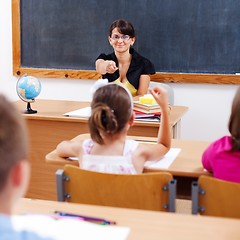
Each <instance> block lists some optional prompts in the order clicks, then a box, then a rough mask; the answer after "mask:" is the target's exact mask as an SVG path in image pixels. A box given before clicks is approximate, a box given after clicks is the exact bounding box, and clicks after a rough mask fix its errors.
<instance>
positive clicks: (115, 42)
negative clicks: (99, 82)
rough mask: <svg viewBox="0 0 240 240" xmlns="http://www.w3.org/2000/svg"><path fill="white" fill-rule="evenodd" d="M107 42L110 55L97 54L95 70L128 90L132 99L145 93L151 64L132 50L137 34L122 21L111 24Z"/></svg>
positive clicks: (151, 69) (150, 72) (130, 25)
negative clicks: (110, 50) (111, 49)
mask: <svg viewBox="0 0 240 240" xmlns="http://www.w3.org/2000/svg"><path fill="white" fill-rule="evenodd" d="M108 41H109V43H110V45H111V46H112V47H113V49H114V52H113V53H111V54H104V53H102V54H100V55H99V56H98V58H97V60H96V62H95V65H96V71H97V72H98V73H100V74H101V75H102V78H107V79H108V81H109V82H116V83H118V84H121V85H123V86H125V87H126V88H128V89H129V91H130V92H131V94H132V96H137V95H143V94H146V93H147V91H148V87H149V82H150V74H155V68H154V65H153V64H152V63H151V61H149V60H148V59H147V58H145V57H143V56H141V55H140V54H138V53H137V52H136V51H135V50H134V49H133V47H132V46H133V44H134V43H135V41H136V35H135V30H134V27H133V25H132V24H131V23H130V22H129V21H126V20H124V19H119V20H116V21H114V22H113V23H112V24H111V26H110V29H109V36H108Z"/></svg>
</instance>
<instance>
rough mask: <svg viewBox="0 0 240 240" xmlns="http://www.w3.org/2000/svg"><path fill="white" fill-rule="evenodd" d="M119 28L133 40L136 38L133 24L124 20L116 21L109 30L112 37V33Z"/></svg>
mask: <svg viewBox="0 0 240 240" xmlns="http://www.w3.org/2000/svg"><path fill="white" fill-rule="evenodd" d="M114 28H117V29H118V31H119V32H120V33H121V34H124V35H129V36H130V37H131V38H134V37H136V34H135V30H134V27H133V25H132V23H130V22H129V21H127V20H124V19H118V20H115V21H114V22H113V23H112V24H111V26H110V28H109V36H110V37H111V35H112V31H113V29H114Z"/></svg>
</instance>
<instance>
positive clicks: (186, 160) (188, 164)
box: [46, 134, 210, 198]
mask: <svg viewBox="0 0 240 240" xmlns="http://www.w3.org/2000/svg"><path fill="white" fill-rule="evenodd" d="M87 138H89V134H80V135H78V136H76V137H75V138H73V139H72V140H81V139H87ZM128 138H130V139H135V140H138V141H139V142H141V143H146V144H152V143H153V144H154V143H156V138H150V137H136V136H128ZM209 144H210V142H206V141H190V140H179V139H172V148H180V149H181V151H180V153H179V154H178V155H177V157H176V159H175V160H174V161H173V163H172V164H171V165H170V166H169V168H168V169H159V168H154V167H145V169H144V172H156V171H158V172H159V171H167V172H170V173H171V174H172V175H173V176H174V178H175V179H177V190H178V198H189V197H190V195H191V183H192V181H194V180H197V178H198V177H199V176H200V175H210V173H209V172H207V171H205V170H204V168H203V167H202V163H201V157H202V153H203V151H204V150H205V149H206V148H207V146H208V145H209ZM46 162H47V163H49V164H51V165H53V164H57V165H58V166H59V165H60V164H62V166H63V165H65V164H73V165H76V166H79V164H78V161H73V160H69V159H66V158H61V157H59V156H58V155H57V153H56V150H55V149H54V150H53V151H51V152H49V153H48V154H47V155H46Z"/></svg>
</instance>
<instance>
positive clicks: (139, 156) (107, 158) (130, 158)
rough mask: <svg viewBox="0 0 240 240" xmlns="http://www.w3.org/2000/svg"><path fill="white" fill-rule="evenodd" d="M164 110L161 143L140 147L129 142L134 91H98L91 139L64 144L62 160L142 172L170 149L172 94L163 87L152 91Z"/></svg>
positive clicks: (113, 87) (114, 170) (60, 147)
mask: <svg viewBox="0 0 240 240" xmlns="http://www.w3.org/2000/svg"><path fill="white" fill-rule="evenodd" d="M150 93H151V94H152V95H153V97H154V98H155V100H156V102H157V103H158V104H159V106H160V107H161V124H160V127H159V133H158V139H157V144H139V142H137V141H135V140H130V139H127V138H126V137H127V132H128V129H129V128H130V127H131V126H132V125H133V122H134V112H133V102H132V96H131V94H130V92H129V91H128V90H127V89H126V88H124V87H122V86H120V85H118V84H114V83H110V84H108V83H107V84H106V85H104V86H101V87H100V88H98V89H97V90H96V92H95V93H94V95H93V100H92V103H91V110H92V111H91V116H90V118H89V129H90V135H91V139H87V140H83V141H63V142H61V143H60V144H59V145H58V146H57V148H56V150H57V153H58V155H59V156H61V157H70V156H71V157H79V165H80V167H81V168H83V169H87V170H92V171H98V172H107V173H116V174H137V173H142V172H143V168H144V163H145V162H146V161H148V160H159V159H161V158H162V157H163V156H164V155H165V154H166V153H167V152H168V151H169V149H170V145H171V137H170V126H169V116H168V113H169V112H168V95H167V91H166V90H165V89H164V88H161V87H155V88H153V89H150Z"/></svg>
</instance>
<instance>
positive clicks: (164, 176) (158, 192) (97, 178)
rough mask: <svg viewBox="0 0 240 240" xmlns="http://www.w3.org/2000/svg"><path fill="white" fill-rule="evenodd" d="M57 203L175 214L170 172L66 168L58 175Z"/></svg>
mask: <svg viewBox="0 0 240 240" xmlns="http://www.w3.org/2000/svg"><path fill="white" fill-rule="evenodd" d="M56 181H57V195H58V201H67V202H74V203H82V204H94V205H102V206H113V207H124V208H135V209H146V210H157V211H170V212H175V199H176V180H174V179H173V177H172V175H171V174H170V173H165V172H162V173H160V172H159V173H143V174H136V175H128V174H109V173H100V172H93V171H87V170H83V169H80V168H79V167H76V166H73V165H65V166H64V169H59V170H57V172H56Z"/></svg>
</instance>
